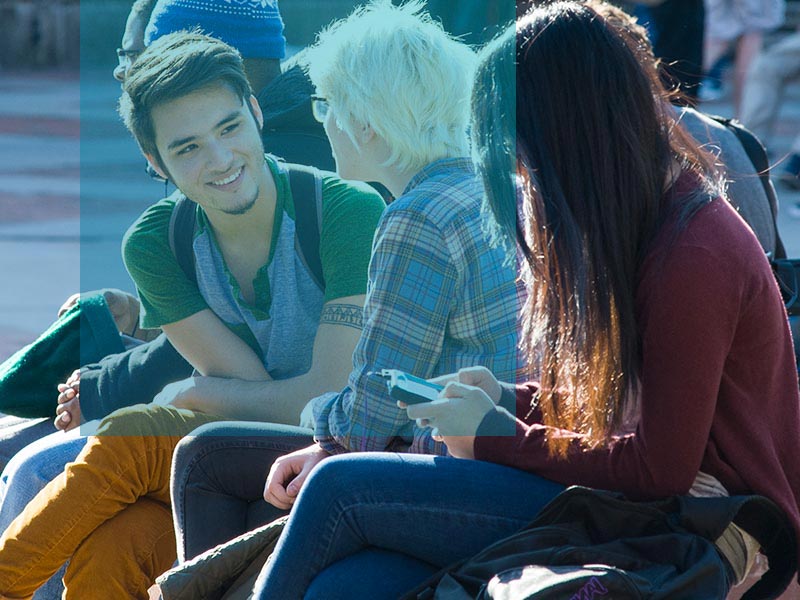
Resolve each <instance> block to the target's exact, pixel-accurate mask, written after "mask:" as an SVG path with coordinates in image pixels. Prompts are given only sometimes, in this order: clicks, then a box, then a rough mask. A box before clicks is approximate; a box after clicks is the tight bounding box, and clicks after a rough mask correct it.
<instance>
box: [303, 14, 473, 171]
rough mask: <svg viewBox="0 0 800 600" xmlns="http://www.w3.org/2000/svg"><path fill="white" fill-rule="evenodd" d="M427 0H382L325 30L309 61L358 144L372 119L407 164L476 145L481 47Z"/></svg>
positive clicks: (395, 161) (396, 158) (402, 165)
mask: <svg viewBox="0 0 800 600" xmlns="http://www.w3.org/2000/svg"><path fill="white" fill-rule="evenodd" d="M423 6H424V5H423V3H422V2H419V1H412V2H406V3H405V4H403V5H401V6H393V5H392V4H391V2H390V1H389V0H377V1H375V2H372V3H370V4H367V5H366V6H363V7H359V8H357V9H356V10H355V11H354V12H353V13H352V14H351V15H350V16H349V17H347V18H346V19H343V20H341V21H338V22H336V23H334V24H332V25H331V26H330V27H328V28H327V29H325V30H324V31H323V32H322V33H320V34H319V37H318V40H317V43H316V44H315V45H314V46H313V47H312V48H311V49H310V51H309V53H308V56H307V57H306V60H307V62H308V73H309V76H310V77H311V80H312V81H313V82H314V85H315V86H316V88H317V93H318V94H319V95H320V96H324V97H325V98H327V99H328V101H329V103H330V105H331V108H332V109H333V111H334V114H335V116H336V118H337V124H338V125H339V126H340V128H341V129H342V130H343V131H345V132H346V133H347V134H348V136H349V137H350V139H351V141H353V143H354V144H356V147H358V142H357V139H358V138H357V136H356V135H355V130H356V128H357V127H362V126H364V125H367V124H368V125H370V126H371V127H372V129H373V130H374V131H375V133H377V134H378V135H379V136H380V137H381V138H382V139H383V140H384V141H385V142H386V143H387V144H388V146H389V148H390V149H391V151H392V153H391V156H390V157H389V158H388V160H387V161H386V166H391V167H393V168H398V169H400V170H402V171H408V170H412V171H413V170H419V169H421V168H422V167H424V166H425V165H426V164H428V163H430V162H432V161H434V160H436V159H439V158H446V157H453V156H464V155H466V154H468V152H469V143H468V139H467V133H466V130H467V123H468V120H469V94H470V88H471V84H472V77H473V73H474V66H475V54H474V52H473V51H472V50H471V49H470V48H469V47H468V46H466V45H465V44H463V43H461V42H459V41H457V40H455V39H454V38H453V37H451V36H450V35H449V34H448V33H446V32H445V31H444V30H443V29H442V27H441V25H440V24H439V23H436V22H434V21H433V20H432V19H431V17H430V16H429V15H428V14H427V13H425V12H423Z"/></svg>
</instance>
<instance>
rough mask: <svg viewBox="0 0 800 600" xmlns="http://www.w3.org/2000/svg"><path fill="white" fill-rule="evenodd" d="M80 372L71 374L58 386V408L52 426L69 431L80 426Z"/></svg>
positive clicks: (78, 370) (76, 371) (77, 370)
mask: <svg viewBox="0 0 800 600" xmlns="http://www.w3.org/2000/svg"><path fill="white" fill-rule="evenodd" d="M80 391H81V371H80V369H76V370H75V371H73V372H72V375H70V376H69V378H68V379H67V381H66V382H65V383H59V384H58V406H57V407H56V418H55V422H54V425H55V426H56V429H61V430H62V431H69V430H70V429H74V428H75V427H77V426H78V425H80V424H81V399H80Z"/></svg>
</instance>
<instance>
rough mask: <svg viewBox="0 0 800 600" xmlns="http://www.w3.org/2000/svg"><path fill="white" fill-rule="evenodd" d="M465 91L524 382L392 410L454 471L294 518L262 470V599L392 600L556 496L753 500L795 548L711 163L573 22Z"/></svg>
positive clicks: (523, 39)
mask: <svg viewBox="0 0 800 600" xmlns="http://www.w3.org/2000/svg"><path fill="white" fill-rule="evenodd" d="M476 81H477V84H476V87H475V91H474V93H473V103H472V104H473V128H472V131H473V135H474V143H475V145H476V150H475V156H476V157H477V161H478V165H479V171H480V172H481V174H482V176H483V178H484V181H485V183H486V188H487V197H488V205H489V207H490V208H491V213H492V215H493V217H494V219H495V220H496V221H497V226H496V231H497V232H498V233H501V234H502V236H503V238H504V239H505V240H507V242H508V243H507V245H508V246H509V250H510V251H513V249H518V251H519V256H520V257H521V258H520V261H521V265H522V271H523V278H524V280H525V282H526V287H527V289H528V292H529V301H528V302H527V304H526V305H525V307H524V310H523V313H522V332H523V341H524V342H525V348H526V352H527V356H528V357H529V358H530V359H531V360H530V361H529V364H530V365H531V376H533V373H536V378H537V379H536V381H532V382H530V383H527V384H525V385H522V386H519V387H517V388H516V390H515V389H514V388H513V387H510V386H503V385H501V384H500V383H498V381H497V379H495V378H494V377H493V376H492V374H491V373H490V372H489V371H488V370H486V369H469V370H465V371H462V372H460V373H459V374H458V375H456V376H454V377H453V379H455V381H452V382H451V383H448V385H447V387H446V388H445V389H444V391H443V392H442V394H441V396H442V398H443V400H444V402H440V403H436V404H433V403H422V404H415V405H411V406H408V407H407V413H408V416H409V418H411V419H415V420H417V423H418V424H419V425H421V426H427V427H432V428H434V432H435V434H436V437H437V438H438V439H441V440H442V441H443V442H444V443H445V444H446V445H447V448H448V451H449V454H450V455H451V457H429V456H399V455H397V454H384V453H371V454H354V455H348V456H337V457H334V458H331V459H328V460H325V461H323V462H322V463H321V464H319V465H318V466H317V467H316V468H315V469H314V471H313V472H312V473H311V474H310V476H308V479H307V480H306V481H305V485H304V486H303V491H302V492H301V494H300V495H299V496H297V497H295V496H294V495H287V494H286V493H285V490H286V488H287V487H288V486H291V485H292V482H293V478H294V477H295V475H296V473H297V471H296V470H292V469H287V468H284V467H283V466H282V465H280V464H278V465H277V466H275V467H274V468H273V469H272V471H271V473H270V476H269V481H268V484H267V494H266V495H267V498H268V499H269V500H270V501H271V502H273V503H274V504H276V505H278V506H287V505H290V504H293V508H292V513H291V516H290V518H289V521H288V524H287V526H286V529H285V530H284V532H283V535H282V537H281V539H280V541H279V542H278V544H277V547H276V549H275V551H274V553H273V555H272V558H271V560H270V561H269V562H268V563H267V564H266V566H265V567H264V569H263V571H262V572H261V575H260V578H259V581H258V582H257V584H256V587H255V590H254V593H253V597H255V598H273V597H275V596H276V595H280V597H281V598H284V599H287V600H292V599H296V598H297V599H299V598H304V597H305V598H321V597H325V598H328V599H331V598H333V599H336V598H344V597H365V598H366V597H370V598H381V597H398V596H399V595H401V594H402V593H403V592H404V591H407V590H408V589H410V588H413V587H414V586H415V585H417V584H418V583H420V581H421V579H423V578H424V577H425V574H426V573H431V572H433V571H434V570H436V569H438V568H440V567H442V566H445V565H447V564H450V563H453V562H455V561H457V560H460V559H463V558H466V557H468V556H471V555H473V554H475V553H476V552H478V551H480V550H481V549H483V548H485V547H486V546H487V545H489V544H491V543H493V542H495V541H497V540H499V539H501V538H503V537H506V536H508V535H510V534H512V533H514V532H515V531H517V530H518V529H520V528H521V527H523V526H524V525H525V524H526V523H528V522H530V520H531V519H532V518H533V517H534V516H535V515H536V514H537V512H538V511H539V510H540V508H541V507H542V506H544V505H545V504H546V503H547V502H548V501H549V500H550V499H552V498H553V497H554V496H555V495H556V494H557V493H558V492H559V491H560V490H562V489H563V488H564V486H567V485H572V484H579V485H584V486H589V487H595V488H600V489H608V490H615V491H619V492H623V493H624V494H626V495H628V496H629V497H631V498H632V499H641V500H644V499H655V498H663V497H666V496H670V495H673V494H679V495H680V494H700V495H709V494H717V495H725V494H759V495H762V496H765V497H767V498H769V499H771V500H772V501H773V502H775V503H776V504H777V505H778V506H780V508H781V509H782V510H783V511H784V512H785V514H786V515H787V516H788V518H789V520H790V521H791V522H792V523H793V525H794V527H795V530H796V532H797V533H798V534H800V506H799V503H798V500H799V499H800V466H799V463H798V461H797V459H796V449H797V448H798V444H799V443H800V397H799V393H798V387H797V386H798V382H797V372H796V369H795V364H794V354H793V351H792V341H791V336H790V333H789V328H788V323H787V319H786V313H785V309H784V306H783V302H782V300H781V297H780V294H779V293H778V289H777V286H776V285H775V281H774V278H773V275H772V272H771V270H770V267H769V264H768V262H767V260H766V257H765V255H764V252H763V249H762V248H761V246H760V244H759V242H758V240H757V239H756V238H755V236H754V235H753V233H752V231H751V230H750V229H749V228H748V227H747V226H746V225H745V223H744V222H743V221H742V219H741V218H740V217H739V215H737V214H736V212H735V211H734V210H733V209H732V208H731V206H730V205H729V204H728V203H727V202H726V201H725V200H724V199H723V198H721V197H720V187H721V184H720V182H719V178H718V177H717V176H716V175H715V172H714V171H715V169H714V166H713V157H710V156H708V155H706V154H704V153H703V152H702V151H701V150H700V149H699V148H698V146H697V144H696V143H694V142H693V140H692V139H691V138H690V137H688V135H687V134H686V133H685V131H684V130H682V128H680V127H676V126H675V124H674V115H673V113H672V112H671V111H668V110H665V107H664V105H663V104H662V102H661V100H660V99H659V98H657V96H658V95H659V94H660V92H661V88H660V86H659V85H658V84H657V82H654V81H653V78H652V77H651V76H650V75H649V73H648V72H647V70H646V69H643V68H642V65H641V64H640V63H639V62H638V59H637V55H636V53H635V52H633V51H632V50H631V49H630V47H629V46H628V45H627V44H626V43H625V42H624V40H623V37H622V36H621V35H620V34H619V33H618V32H617V31H616V30H615V27H614V26H613V25H612V24H609V23H608V22H607V21H606V19H605V18H603V17H602V16H601V15H598V14H597V12H595V11H594V10H592V8H591V7H590V6H588V5H586V4H583V3H579V2H559V3H555V4H551V5H547V6H544V7H541V8H536V9H534V10H532V11H531V12H529V13H528V14H527V15H525V16H524V17H523V18H522V19H521V20H520V21H518V22H517V23H516V26H515V27H511V28H509V29H508V31H507V32H506V33H505V35H503V36H502V37H501V38H500V39H499V40H497V41H496V42H494V43H492V44H491V45H490V46H488V47H487V49H486V50H484V52H483V55H482V60H481V63H480V66H479V69H478V74H477V78H476ZM515 107H516V108H515ZM512 141H515V142H516V143H515V144H514V143H512ZM509 167H511V169H513V171H512V174H513V176H512V177H508V176H506V175H507V173H508V170H509ZM514 247H516V248H514ZM512 256H513V254H512ZM445 379H446V378H445ZM279 462H280V461H279ZM306 476H307V473H306V472H303V473H302V474H301V477H306ZM748 537H749V536H747V534H746V533H742V534H741V539H739V540H738V542H739V543H738V548H739V553H738V554H737V555H732V556H731V561H730V566H731V573H732V581H731V583H733V581H735V580H739V579H741V578H742V577H743V576H744V575H745V573H746V572H747V566H748V565H749V564H750V563H751V559H752V555H753V553H754V551H755V548H754V546H753V544H752V543H750V540H748V539H747V538H748ZM356 574H358V575H357V576H356ZM318 575H319V577H318ZM343 581H346V582H350V587H349V589H348V586H343V585H340V586H339V587H338V588H336V587H334V586H332V585H330V583H331V582H343Z"/></svg>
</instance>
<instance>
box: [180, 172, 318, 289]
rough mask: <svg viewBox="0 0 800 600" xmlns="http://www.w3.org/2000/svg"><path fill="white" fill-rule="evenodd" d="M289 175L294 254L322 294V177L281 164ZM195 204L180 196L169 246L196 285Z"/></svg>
mask: <svg viewBox="0 0 800 600" xmlns="http://www.w3.org/2000/svg"><path fill="white" fill-rule="evenodd" d="M282 167H283V168H284V169H285V170H286V171H287V172H288V173H289V189H290V190H291V192H292V199H293V200H294V215H295V251H296V252H297V255H298V256H299V257H300V259H301V260H302V261H303V264H304V265H305V266H306V268H307V269H308V272H309V273H310V275H311V278H312V279H313V280H314V283H316V284H317V287H319V289H320V290H322V291H325V276H324V273H323V272H322V259H321V258H320V256H319V239H320V233H321V228H322V175H321V173H320V172H319V171H318V170H317V169H315V168H314V167H306V166H303V165H290V164H285V163H282ZM196 207H197V205H196V204H195V203H194V202H192V201H191V200H190V199H189V198H187V197H186V196H184V195H182V194H181V195H180V196H179V198H178V201H177V202H176V203H175V208H174V209H173V210H172V215H171V216H170V220H169V247H170V249H171V250H172V254H173V255H174V256H175V259H176V260H177V261H178V265H179V266H180V268H181V270H182V271H183V272H184V273H185V274H186V277H188V278H189V280H190V281H191V282H193V283H195V284H196V283H197V272H196V270H195V268H196V267H195V263H194V249H193V247H192V243H193V241H194V230H195V212H196Z"/></svg>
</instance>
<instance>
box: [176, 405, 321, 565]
mask: <svg viewBox="0 0 800 600" xmlns="http://www.w3.org/2000/svg"><path fill="white" fill-rule="evenodd" d="M313 442H314V440H313V438H312V432H311V430H310V429H303V428H301V427H291V426H289V425H275V424H267V423H253V422H244V421H242V422H239V421H235V422H221V423H209V424H208V425H203V426H202V427H199V428H198V429H196V430H195V431H193V432H192V433H191V435H190V436H189V437H186V438H184V439H183V440H181V442H180V443H179V444H178V447H177V448H176V450H175V456H174V458H173V463H172V509H173V512H174V515H175V522H176V526H177V531H176V535H177V539H178V557H179V559H180V561H181V562H183V561H185V560H188V559H191V558H194V557H195V556H197V555H198V554H201V553H202V552H205V551H206V550H208V549H209V548H213V547H214V546H218V545H219V544H221V543H223V542H227V541H228V540H231V539H233V538H235V537H237V536H239V535H241V534H243V533H245V532H247V531H249V530H251V529H255V528H256V527H258V526H260V525H263V524H264V523H269V522H270V521H273V520H275V519H276V518H278V517H280V516H282V515H284V514H286V513H285V512H284V511H280V510H278V509H277V508H275V507H274V506H272V505H270V504H268V503H267V502H265V501H264V497H263V496H264V483H265V482H266V480H267V474H268V473H269V469H270V467H271V466H272V463H273V462H274V461H275V459H276V458H278V457H280V456H283V455H284V454H288V453H290V452H293V451H295V450H298V449H300V448H305V447H306V446H310V445H311V444H312V443H313Z"/></svg>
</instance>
